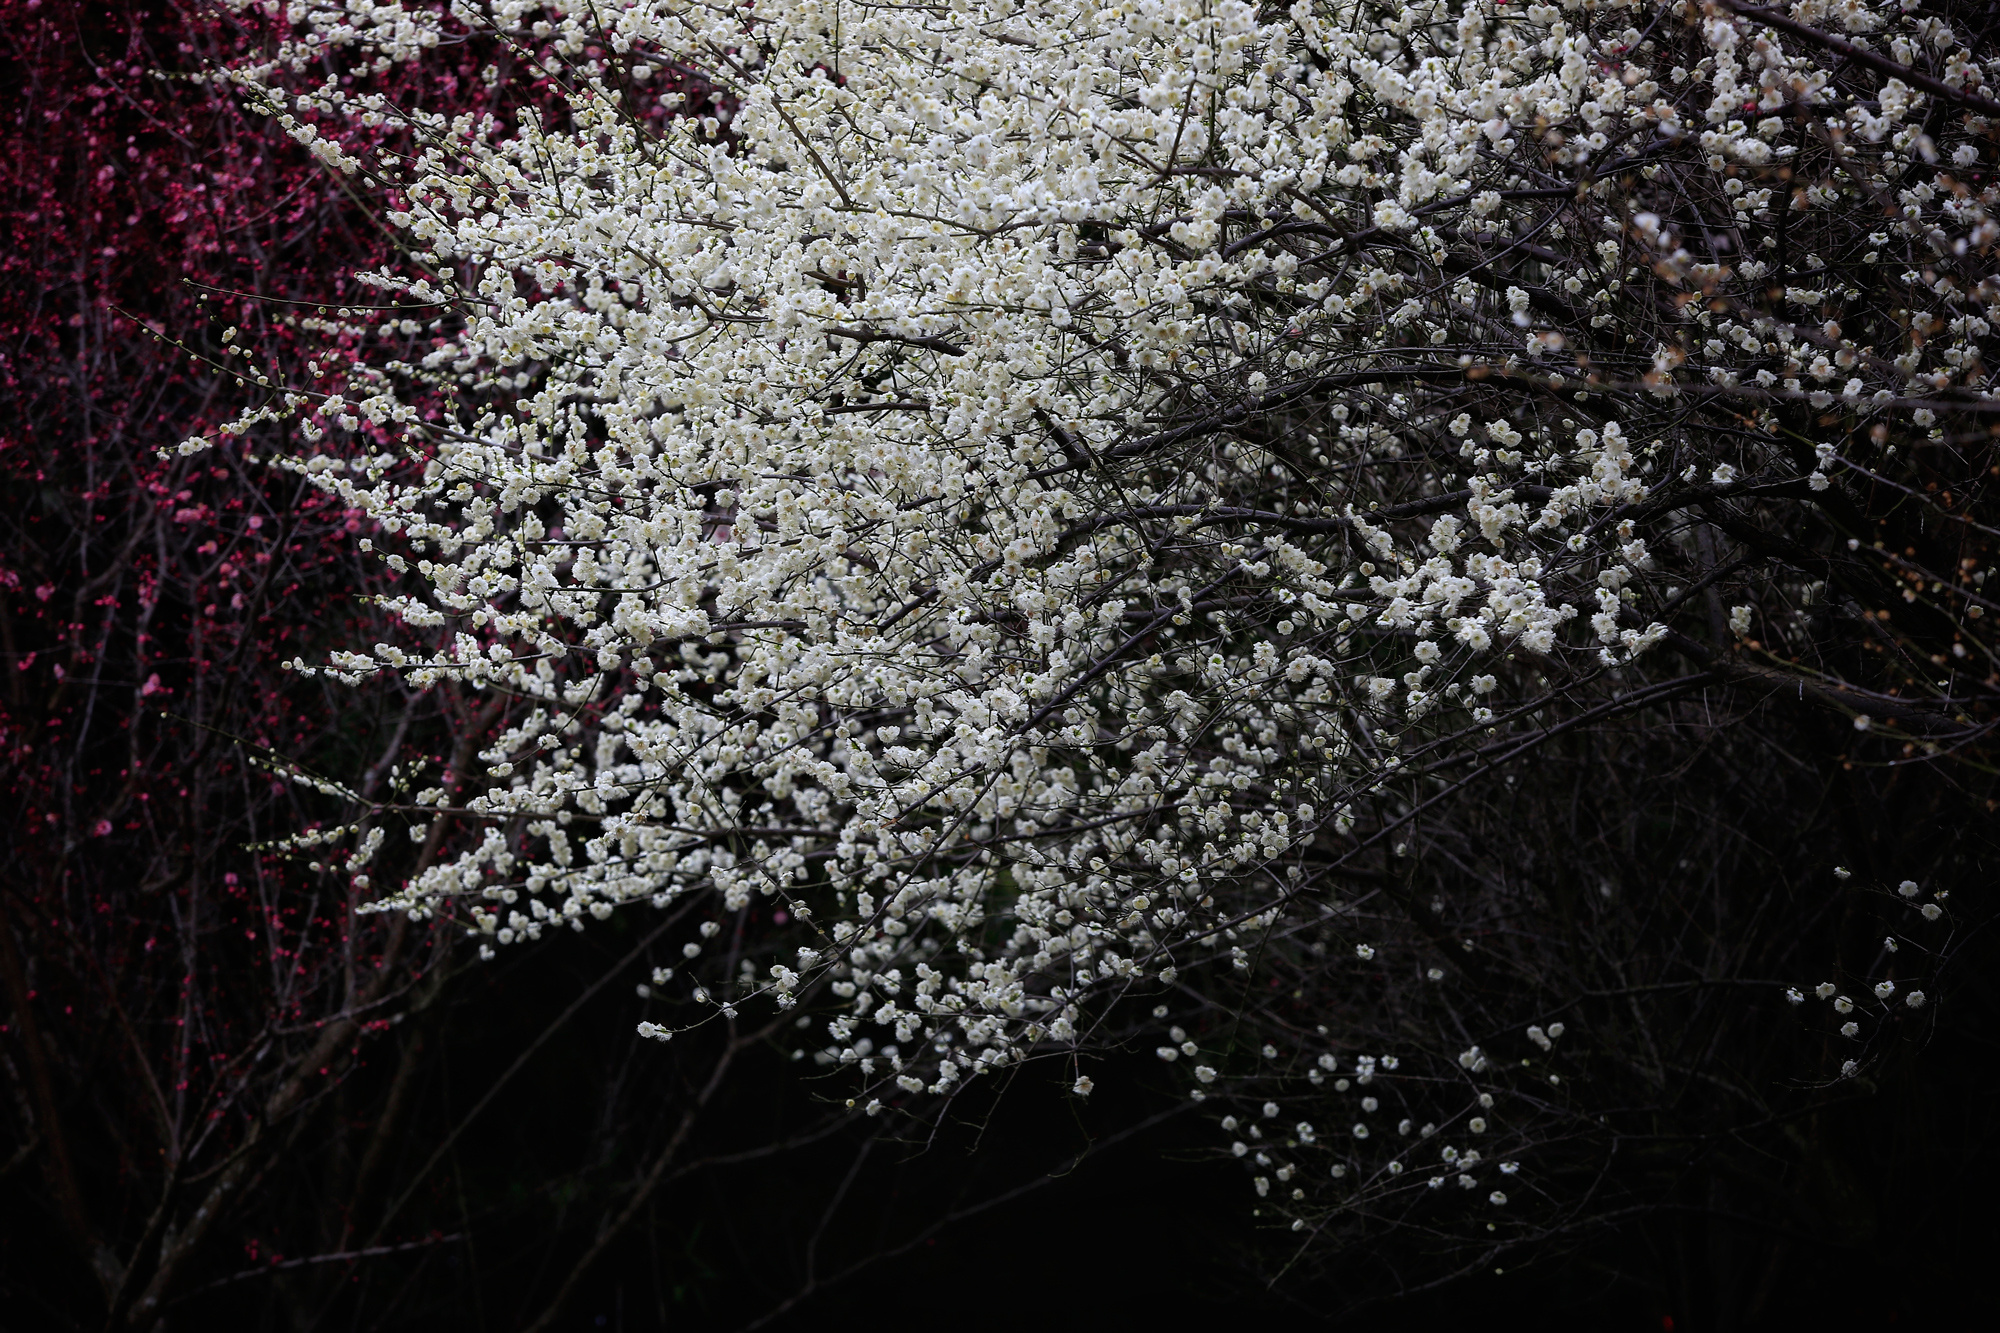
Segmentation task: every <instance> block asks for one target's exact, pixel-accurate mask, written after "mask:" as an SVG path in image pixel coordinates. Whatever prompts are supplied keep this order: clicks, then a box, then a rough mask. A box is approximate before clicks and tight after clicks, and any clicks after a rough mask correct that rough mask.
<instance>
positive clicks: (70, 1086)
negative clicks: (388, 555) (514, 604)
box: [0, 0, 479, 1324]
mask: <svg viewBox="0 0 2000 1333" xmlns="http://www.w3.org/2000/svg"><path fill="white" fill-rule="evenodd" d="M0 29H4V32H5V37H4V39H3V40H4V42H5V47H4V55H0V60H4V67H5V73H4V75H0V86H4V88H5V90H6V91H5V92H4V94H0V98H4V112H0V116H3V117H4V123H5V125H6V130H5V137H6V141H7V143H6V148H5V151H4V157H3V158H0V179H4V185H0V199H4V201H5V202H4V207H5V209H6V217H7V227H6V231H7V235H8V236H9V238H10V244H9V245H8V247H7V248H6V251H5V253H4V255H0V490H4V496H5V499H4V504H0V508H4V518H0V524H4V530H5V537H4V541H3V542H0V650H4V653H5V661H4V669H0V747H4V751H5V755H6V759H5V764H6V771H7V774H8V795H9V801H8V805H7V809H6V811H5V814H4V820H5V832H4V834H0V843H4V844H5V847H6V849H7V850H6V864H7V884H6V888H5V890H4V895H0V896H4V914H5V922H6V929H5V930H0V949H4V973H5V976H4V980H5V983H6V987H7V1006H8V1009H9V1011H10V1013H11V1015H12V1017H11V1019H10V1020H9V1027H10V1029H12V1035H13V1037H14V1038H15V1039H14V1040H11V1041H10V1042H9V1043H8V1044H7V1047H6V1051H5V1056H4V1058H5V1060H6V1061H7V1064H8V1078H9V1079H10V1081H11V1082H13V1083H14V1084H15V1086H17V1087H18V1088H20V1089H21V1090H22V1092H23V1119H22V1124H21V1133H22V1139H23V1142H25V1143H27V1144H29V1145H30V1146H31V1147H32V1148H33V1150H34V1151H33V1153H32V1156H33V1157H35V1158H37V1159H39V1160H37V1161H34V1162H33V1163H31V1164H30V1167H29V1169H32V1170H34V1171H35V1172H37V1173H38V1174H39V1177H40V1179H41V1181H42V1183H43V1185H44V1187H45V1189H46V1198H47V1200H48V1202H49V1203H50V1204H51V1205H52V1212H53V1215H54V1220H55V1222H56V1223H57V1224H58V1226H59V1228H60V1230H61V1233H62V1234H63V1235H64V1237H65V1239H66V1240H67V1241H68V1242H69V1244H70V1246H71V1248H72V1251H73V1252H74V1253H79V1254H81V1255H83V1256H85V1257H86V1258H87V1260H88V1266H89V1268H90V1270H91V1272H92V1274H93V1276H94V1278H95V1280H96V1283H97V1285H98V1287H99V1291H98V1293H97V1294H98V1297H99V1298H100V1300H101V1302H102V1305H103V1307H104V1308H106V1309H108V1310H109V1311H110V1313H111V1316H112V1318H113V1320H114V1322H115V1321H119V1320H123V1319H125V1318H127V1317H129V1318H130V1319H132V1320H133V1321H135V1322H138V1323H142V1324H143V1323H150V1322H151V1321H152V1320H153V1319H154V1318H156V1317H158V1314H159V1312H160V1310H161V1309H162V1308H163V1303H164V1302H167V1301H168V1300H170V1299H171V1298H172V1297H173V1296H175V1295H177V1294H179V1293H180V1292H182V1291H183V1290H184V1289H185V1288H186V1287H187V1286H188V1284H189V1281H190V1278H191V1276H192V1274H193V1273H195V1272H208V1271H209V1269H210V1268H212V1265H213V1262H214V1255H215V1252H216V1251H217V1249H218V1247H220V1248H222V1249H223V1250H225V1251H227V1250H231V1249H234V1248H235V1247H236V1246H237V1245H239V1244H240V1243H241V1236H240V1230H241V1228H242V1227H243V1226H244V1225H245V1224H246V1218H247V1217H249V1216H250V1215H251V1214H252V1213H253V1212H254V1209H255V1208H256V1207H262V1206H263V1205H262V1202H261V1201H259V1200H257V1199H255V1198H254V1197H253V1196H254V1195H255V1194H256V1192H257V1190H258V1189H259V1187H260V1185H264V1184H266V1183H267V1182H268V1181H269V1179H270V1175H269V1173H270V1172H271V1170H272V1169H273V1165H274V1163H275V1162H276V1161H277V1160H278V1159H279V1158H280V1157H281V1156H282V1154H284V1153H285V1152H287V1151H290V1150H291V1149H292V1148H293V1147H294V1146H295V1144H296V1140H297V1136H298V1134H299V1127H300V1125H301V1123H302V1120H303V1118H304V1116H305V1113H306V1112H308V1111H309V1110H310V1109H311V1108H312V1107H313V1106H314V1105H315V1104H316V1102H317V1101H318V1100H320V1099H322V1098H324V1097H325V1096H326V1095H327V1094H328V1091H329V1090H330V1089H331V1088H333V1087H335V1086H336V1085H337V1084H338V1082H339V1080H340V1079H341V1077H342V1076H343V1075H344V1074H345V1073H346V1072H348V1071H350V1070H351V1069H352V1068H354V1066H355V1062H356V1061H357V1060H358V1059H359V1058H360V1055H361V1053H362V1051H363V1050H364V1048H365V1047H366V1045H367V1043H368V1041H369V1037H370V1034H371V1033H375V1032H379V1031H380V1030H382V1029H384V1028H386V1027H387V1026H388V1025H389V1023H390V1022H391V1020H392V1019H394V1018H396V1017H397V1016H398V1015H400V1014H401V1013H402V1012H403V1011H404V1010H405V1009H406V1008H407V1007H408V1005H409V1002H410V999H411V996H412V994H413V991H414V988H416V987H418V986H420V985H421V984H423V982H424V979H425V978H426V976H427V975H428V974H429V973H430V972H431V971H432V969H433V968H434V965H435V964H436V962H437V961H438V958H439V956H440V955H439V953H438V948H437V941H436V939H435V938H434V937H433V935H432V933H431V932H427V931H424V930H422V929H411V928H409V927H408V925H407V924H406V923H394V924H382V923H378V922H376V921H373V920H370V919H366V918H357V917H356V916H355V915H354V912H353V906H354V891H353V890H352V889H351V888H350V887H349V886H348V885H347V884H346V883H345V882H344V881H343V880H342V879H341V878H339V877H338V876H335V875H331V874H326V873H321V872H320V870H319V867H317V866H309V865H307V864H305V863H303V861H298V860H286V859H283V858H281V857H278V856H275V855H273V854H271V853H269V852H268V851H259V850H257V848H258V845H259V844H261V843H267V842H268V841H269V840H270V839H271V838H272V837H273V836H275V835H278V834H281V833H291V832H296V831H297V830H299V829H300V828H302V827H305V828H309V827H311V826H312V825H313V824H314V822H315V821H316V820H317V819H319V818H321V817H322V814H321V812H319V811H317V810H315V809H313V808H312V806H313V801H314V800H315V799H316V797H315V794H314V793H312V792H311V791H310V790H306V791H304V792H301V790H300V789H299V788H297V787H296V786H294V785H291V784H289V783H288V782H287V781H285V780H284V779H283V778H282V777H281V776H280V775H282V774H285V773H289V772H292V771H293V769H294V766H295V765H297V764H300V763H304V764H323V765H326V766H328V767H329V768H333V769H337V770H340V771H343V772H357V771H360V772H364V774H365V775H364V776H362V777H361V778H360V779H359V780H360V784H361V786H362V787H363V788H364V789H372V788H374V787H375V786H378V785H380V784H381V783H382V782H383V781H384V780H385V779H386V778H387V776H388V774H389V772H390V770H391V768H392V766H394V765H395V764H398V763H404V764H408V763H411V762H413V761H414V760H415V759H416V758H417V757H418V756H419V755H422V754H425V753H429V752H432V751H437V750H438V749H439V748H440V747H442V751H443V752H442V753H441V754H439V755H438V759H439V761H440V763H441V764H442V765H444V766H447V767H448V765H449V762H450V749H451V743H452V742H451V737H452V735H453V734H454V730H453V729H454V725H455V724H462V725H469V726H472V727H476V726H477V719H478V716H479V714H478V711H477V709H476V707H473V706H471V705H465V706H460V705H456V704H455V703H454V701H453V700H451V699H450V698H447V697H444V696H434V697H432V698H429V699H419V698H417V697H416V696H414V695H410V694H407V693H399V692H396V691H378V692H373V693H370V694H365V695H363V696H361V697H358V698H357V697H356V696H354V695H353V694H351V693H348V694H344V695H343V696H342V697H340V698H338V699H336V698H332V697H330V696H329V695H328V694H327V693H326V692H325V691H323V690H321V689H319V688H318V687H316V686H314V685H312V684H309V683H304V682H301V681H299V680H297V679H296V678H295V677H292V676H289V675H287V674H285V673H283V672H281V671H280V670H279V669H278V662H279V660H280V659H281V658H282V657H284V656H287V655H290V654H292V653H296V652H298V651H300V650H301V649H310V648H311V647H312V646H313V645H315V644H320V643H324V642H327V641H328V640H329V636H333V637H345V636H347V635H350V634H364V635H365V634H367V633H368V632H369V627H370V626H371V625H372V624H373V623H374V621H375V620H376V618H377V617H376V614H375V612H374V611H373V610H372V609H371V608H370V607H369V606H368V604H367V602H368V596H369V594H370V592H371V590H372V589H374V588H376V587H377V586H379V583H380V578H379V576H378V575H377V574H376V573H375V572H374V570H373V569H372V568H371V567H369V566H368V565H366V564H364V563H362V562H360V561H358V560H357V559H356V556H355V553H354V547H353V542H354V535H355V534H356V533H357V532H359V531H361V518H360V515H359V514H358V513H357V512H355V511H353V510H351V509H347V508H345V507H343V506H341V505H339V504H338V503H330V502H329V501H328V500H327V499H326V498H325V497H323V496H321V495H319V494H316V493H315V492H314V491H313V490H312V489H311V488H310V487H306V486H302V485H300V484H298V483H297V482H296V481H294V480H293V479H291V478H288V477H283V476H274V475H273V474H272V473H270V472H269V471H267V470H264V469H261V468H257V467H255V466H253V465H252V463H251V459H250V450H251V449H252V448H253V447H255V445H256V443H257V441H255V440H252V439H248V438H245V439H239V440H238V441H236V445H237V447H234V448H231V449H225V450H219V451H217V452H216V453H214V454H213V455H211V456H209V457H205V458H203V459H200V460H195V461H187V460H178V459H173V460H162V458H161V457H160V456H159V455H158V452H157V451H158V449H159V446H160V445H161V444H162V443H163V442H164V441H167V440H170V439H172V438H174V437H175V436H176V435H177V434H178V433H180V432H182V431H184V430H185V429H187V428H188V426H189V425H190V424H199V423H203V422H210V423H213V422H216V421H219V420H221V419H222V418H223V416H224V415H226V413H227V411H228V410H229V406H230V404H231V403H232V401H233V399H232V395H233V392H234V384H233V383H232V381H233V380H235V379H236V377H235V376H233V375H232V374H231V372H230V369H229V365H228V361H227V357H228V356H229V354H230V353H232V352H235V351H239V350H240V349H244V348H246V347H247V346H255V347H258V348H260V349H262V350H263V351H264V352H265V353H266V354H272V353H276V352H278V351H280V350H281V349H284V348H287V347H288V346H290V345H291V342H292V340H293V338H294V337H295V329H294V325H293V323H292V319H291V315H290V312H291V311H294V310H297V309H302V308H303V309H310V308H312V307H310V306H306V307H301V306H300V305H299V304H298V303H299V302H312V301H317V300H321V299H327V298H335V299H337V298H338V297H339V296H340V295H341V294H342V293H343V292H344V291H347V290H348V289H349V287H350V284H349V283H348V281H347V280H346V279H344V278H342V277H341V276H340V271H341V270H342V269H343V268H352V267H355V266H358V265H360V264H364V263H366V262H368V261H369V260H370V259H371V258H374V257H376V256H379V255H380V254H381V253H382V250H383V245H384V242H383V239H382V237H381V235H380V233H379V232H378V231H375V230H374V229H372V228H370V227H369V226H368V224H367V223H366V221H365V219H360V218H357V217H356V215H355V214H354V213H353V210H352V209H351V207H349V206H348V204H347V202H346V201H345V200H344V199H343V198H342V196H341V195H340V193H339V192H338V191H337V190H333V189H329V188H328V186H327V184H326V182H325V180H324V178H323V176H322V175H321V174H320V173H319V171H318V170H317V169H316V167H315V166H314V164H313V163H312V162H311V160H310V158H309V157H308V156H307V155H306V154H304V153H302V152H300V151H298V150H297V149H296V148H295V147H294V146H293V145H291V144H289V143H288V142H286V141H285V140H284V139H283V138H281V137H279V136H276V135H273V134H271V133H270V132H268V130H267V128H266V127H265V126H264V125H263V123H262V122H260V121H257V120H255V119H252V118H246V117H245V116H244V115H242V113H241V112H240V111H239V110H238V108H237V107H236V106H235V105H234V103H233V101H232V100H231V99H230V98H229V97H228V96H227V95H226V94H225V93H223V92H220V91H218V90H217V89H215V88H213V87H211V86H209V85H208V84H206V83H204V82H203V81H201V80H200V79H199V78H197V77H194V76H197V75H200V74H201V73H202V72H203V70H204V68H205V67H206V66H208V65H210V64H212V63H214V62H217V61H220V60H225V59H228V58H233V57H234V56H235V55H236V54H237V53H238V52H239V51H240V50H241V49H242V47H243V46H244V44H245V43H248V42H254V41H255V40H256V39H257V37H258V31H259V30H258V27H257V24H256V22H255V21H254V20H246V19H236V18H230V17H225V16H221V15H218V14H217V13H216V12H214V11H211V10H209V9H207V8H205V7H202V6H199V5H192V4H190V5H181V4H175V3H162V4H152V5H141V4H121V5H112V6H100V5H83V4H71V3H65V2H62V0H25V2H24V0H7V3H6V4H5V5H4V6H0ZM437 82H440V83H442V84H444V85H445V86H444V90H443V91H444V93H445V95H450V93H451V92H452V91H453V89H452V87H451V81H450V79H449V75H448V72H446V73H444V74H441V75H440V77H439V79H438V80H437ZM329 264H330V265H331V269H332V272H331V274H329V271H328V266H329ZM149 330H171V334H170V335H163V336H153V335H152V334H150V333H149V332H148V331H149ZM280 755H282V756H284V762H282V763H277V762H275V761H274V758H273V757H275V756H280ZM107 1080H108V1083H107ZM211 1276H212V1274H211Z"/></svg>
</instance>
